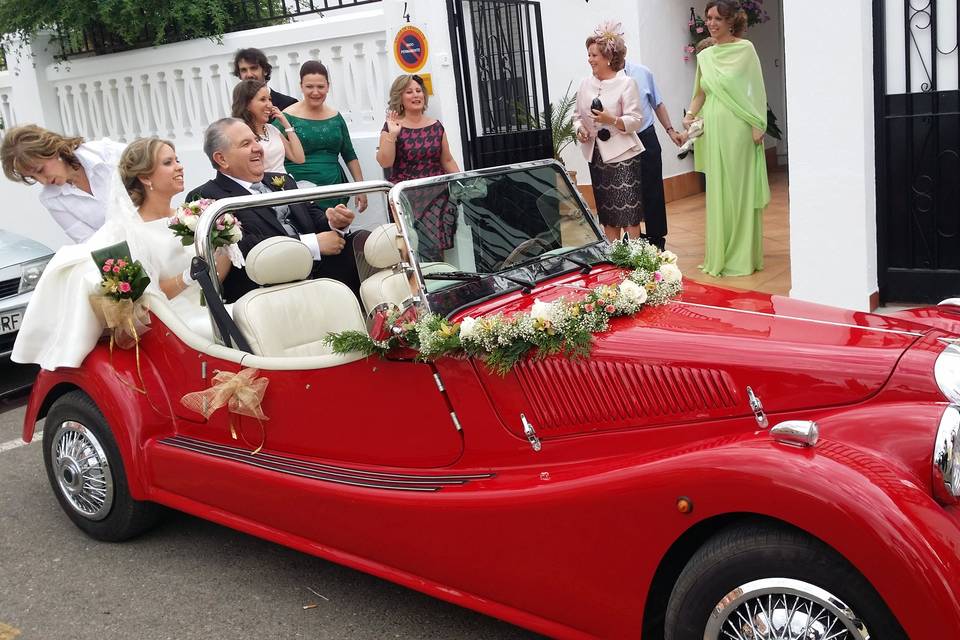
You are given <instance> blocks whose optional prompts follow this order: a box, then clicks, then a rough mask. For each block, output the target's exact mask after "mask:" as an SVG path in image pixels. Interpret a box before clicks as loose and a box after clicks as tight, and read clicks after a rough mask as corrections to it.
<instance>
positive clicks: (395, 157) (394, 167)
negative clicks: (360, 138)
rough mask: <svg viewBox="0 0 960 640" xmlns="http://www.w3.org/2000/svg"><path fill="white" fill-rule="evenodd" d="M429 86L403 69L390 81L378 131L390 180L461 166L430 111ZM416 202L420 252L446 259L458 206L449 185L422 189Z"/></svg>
mask: <svg viewBox="0 0 960 640" xmlns="http://www.w3.org/2000/svg"><path fill="white" fill-rule="evenodd" d="M426 108H427V92H426V91H425V90H424V85H423V80H422V79H421V78H420V76H415V75H406V74H405V75H401V76H399V77H398V78H397V79H396V80H394V81H393V85H392V86H391V87H390V104H389V108H388V111H387V121H386V122H385V123H384V125H383V129H382V131H381V133H380V146H379V148H378V149H377V162H379V163H380V166H381V167H383V168H384V169H390V181H391V182H394V183H397V182H401V181H403V180H413V179H415V178H427V177H430V176H439V175H443V174H445V173H456V172H457V171H460V167H459V166H458V165H457V161H456V160H454V159H453V156H452V155H451V154H450V146H449V144H448V143H447V134H446V133H445V132H444V130H443V124H441V122H440V121H439V120H437V119H435V118H430V117H428V116H427V115H426V114H425V113H424V111H425V110H426ZM417 200H418V202H416V203H413V205H414V224H415V226H416V230H417V234H418V236H419V248H418V253H419V254H420V257H421V259H423V260H442V258H443V251H444V250H446V249H449V248H451V247H452V246H453V234H454V232H455V231H456V227H457V211H456V207H454V206H453V205H452V204H451V203H450V201H449V199H448V198H447V196H446V188H445V187H443V188H440V187H438V188H437V191H436V193H433V192H432V190H422V191H419V192H418V193H417Z"/></svg>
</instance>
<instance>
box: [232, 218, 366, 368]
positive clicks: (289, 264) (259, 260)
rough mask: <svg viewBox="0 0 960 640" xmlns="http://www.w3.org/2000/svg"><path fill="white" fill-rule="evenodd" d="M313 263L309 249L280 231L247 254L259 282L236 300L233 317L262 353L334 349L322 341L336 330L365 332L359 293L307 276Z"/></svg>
mask: <svg viewBox="0 0 960 640" xmlns="http://www.w3.org/2000/svg"><path fill="white" fill-rule="evenodd" d="M312 268H313V256H312V255H311V254H310V249H308V248H307V246H306V245H304V244H303V243H302V242H300V241H299V240H296V239H294V238H287V237H283V236H278V237H274V238H268V239H267V240H264V241H263V242H261V243H259V244H258V245H257V246H255V247H254V248H253V249H251V250H250V253H249V254H247V257H246V270H247V276H248V277H249V278H250V279H251V280H253V281H254V282H256V283H257V284H259V285H261V287H262V288H260V289H254V290H253V291H250V292H249V293H247V294H245V295H244V296H243V297H241V298H240V299H239V300H237V301H236V303H234V305H233V319H234V322H236V323H237V327H239V329H240V331H241V332H242V333H243V335H244V336H246V338H247V340H248V341H249V342H250V347H251V349H252V350H253V353H254V354H256V355H258V356H317V355H327V354H330V353H333V351H332V350H331V349H330V347H329V346H327V345H326V344H324V343H323V338H324V337H325V336H326V335H327V334H328V333H332V332H338V331H348V330H356V331H363V332H366V323H365V321H364V317H363V312H362V311H361V310H360V304H359V303H358V302H357V297H356V296H355V295H353V292H352V291H351V290H350V287H348V286H347V285H345V284H343V283H342V282H339V281H337V280H330V279H328V278H319V279H316V280H305V279H304V278H306V277H307V276H309V275H310V270H311V269H312Z"/></svg>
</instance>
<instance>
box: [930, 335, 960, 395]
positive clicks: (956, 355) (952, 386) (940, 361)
mask: <svg viewBox="0 0 960 640" xmlns="http://www.w3.org/2000/svg"><path fill="white" fill-rule="evenodd" d="M933 376H934V378H936V380H937V386H938V387H940V391H941V393H943V395H944V397H946V399H947V400H949V401H950V402H952V403H953V404H957V405H960V345H957V344H956V343H953V344H948V345H947V348H946V349H944V350H943V351H941V352H940V355H939V356H937V361H936V363H935V364H934V365H933Z"/></svg>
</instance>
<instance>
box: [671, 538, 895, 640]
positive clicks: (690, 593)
mask: <svg viewBox="0 0 960 640" xmlns="http://www.w3.org/2000/svg"><path fill="white" fill-rule="evenodd" d="M770 596H772V597H770ZM798 604H799V605H801V606H799V607H798V606H796V605H798ZM807 607H809V609H808V608H807ZM791 612H792V613H791ZM815 615H819V616H821V621H820V622H815V621H813V622H811V618H814V616H815ZM831 622H832V623H833V624H834V628H833V632H834V633H835V632H837V630H838V629H843V628H844V626H846V628H847V634H846V635H843V634H842V633H841V634H839V635H837V636H833V635H830V632H824V633H823V634H822V636H821V635H810V636H809V637H827V636H829V637H837V638H849V640H854V639H856V640H860V639H861V638H862V637H865V636H863V635H861V633H862V632H861V630H860V629H858V628H857V627H858V625H859V626H860V627H861V628H865V629H866V630H868V631H869V633H870V636H869V637H870V638H872V639H873V640H907V635H906V634H905V633H904V632H903V629H902V628H901V627H900V625H899V623H897V621H896V619H895V618H894V617H893V615H892V614H891V613H890V611H889V609H887V607H886V605H885V604H884V602H883V600H882V599H881V598H880V596H879V595H878V594H877V592H876V591H875V590H874V589H873V587H872V586H871V585H870V583H869V582H867V580H866V579H865V578H864V577H863V576H862V575H860V573H859V572H858V571H857V570H856V569H855V568H854V567H853V566H852V565H851V564H850V563H849V562H847V561H846V560H845V559H844V558H843V557H842V556H840V555H839V554H838V553H837V552H835V551H834V550H833V549H831V548H830V547H828V546H827V545H825V544H823V543H822V542H820V541H819V540H817V539H815V538H813V537H812V536H809V535H806V534H804V533H803V532H801V531H798V530H796V529H793V528H790V527H788V526H786V525H783V526H780V525H775V524H768V523H750V524H741V525H734V526H733V527H731V528H727V529H725V530H723V531H721V532H720V533H718V534H717V535H715V536H714V537H713V538H711V539H710V540H708V541H707V542H706V543H705V544H704V545H703V546H702V547H701V548H700V549H699V550H698V551H697V552H696V553H695V554H694V555H693V557H692V558H691V559H690V561H689V562H688V563H687V565H686V567H685V568H684V570H683V572H682V573H681V574H680V578H679V579H678V580H677V582H676V584H675V585H674V587H673V592H672V593H671V595H670V601H669V604H668V605H667V612H666V626H665V638H666V640H727V639H728V638H740V637H756V638H766V637H771V638H773V637H776V638H780V637H785V638H794V637H796V638H806V637H808V636H807V635H802V633H801V632H800V631H799V629H803V624H805V623H810V624H811V625H813V626H816V625H818V624H819V625H821V631H822V630H823V628H824V627H826V626H828V625H829V624H830V623H831ZM751 625H754V626H753V628H751ZM793 625H797V626H796V627H794V633H789V632H785V631H784V630H785V628H787V627H788V626H793ZM738 633H739V635H738Z"/></svg>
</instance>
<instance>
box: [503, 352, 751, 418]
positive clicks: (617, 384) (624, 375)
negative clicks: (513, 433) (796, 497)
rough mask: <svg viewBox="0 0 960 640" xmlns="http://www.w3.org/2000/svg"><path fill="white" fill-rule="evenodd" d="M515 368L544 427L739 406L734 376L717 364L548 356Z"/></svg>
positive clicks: (706, 413) (722, 411) (716, 412)
mask: <svg viewBox="0 0 960 640" xmlns="http://www.w3.org/2000/svg"><path fill="white" fill-rule="evenodd" d="M514 372H515V374H516V376H517V380H518V381H519V382H520V387H521V388H522V389H523V392H524V394H525V395H526V397H527V400H528V401H529V402H530V404H531V405H532V407H533V408H534V409H535V411H536V412H537V414H538V417H539V423H538V424H537V428H538V430H541V431H545V432H552V433H559V432H567V431H583V430H584V429H588V430H589V429H590V427H591V426H594V425H596V426H598V427H600V425H603V427H601V428H610V427H611V426H619V425H623V424H624V423H636V422H637V421H643V422H648V423H651V424H654V423H664V422H671V421H673V420H674V419H677V418H681V417H683V418H696V417H704V418H706V417H714V416H722V415H730V414H732V413H733V409H734V408H735V407H736V406H737V394H736V390H735V386H734V384H733V380H732V379H731V377H730V376H729V375H728V374H727V373H726V372H725V371H721V370H718V369H707V368H696V367H679V366H678V367H671V366H658V365H642V364H636V363H630V362H616V361H602V360H601V361H597V360H592V361H591V360H574V361H571V360H566V359H564V358H547V359H544V360H540V361H531V360H525V361H523V362H521V363H520V364H518V365H517V366H516V367H515V368H514ZM611 423H613V424H611Z"/></svg>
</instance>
